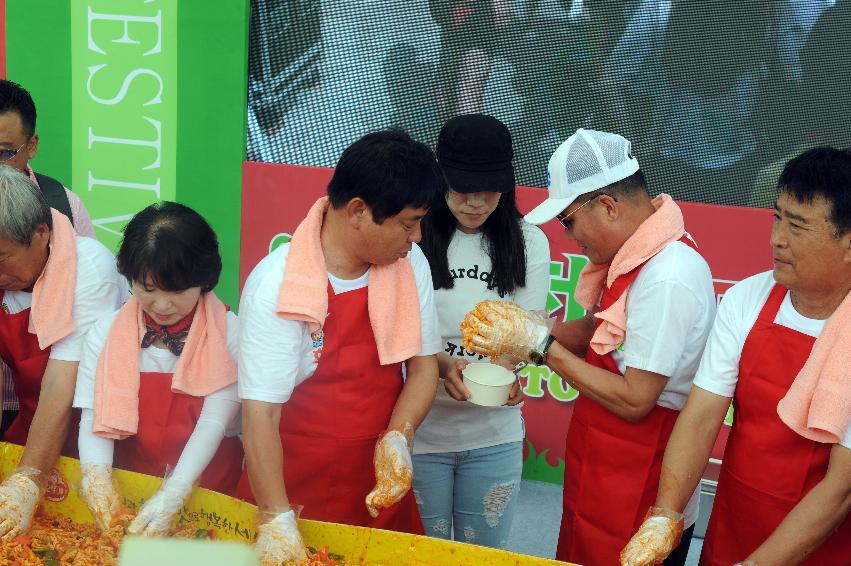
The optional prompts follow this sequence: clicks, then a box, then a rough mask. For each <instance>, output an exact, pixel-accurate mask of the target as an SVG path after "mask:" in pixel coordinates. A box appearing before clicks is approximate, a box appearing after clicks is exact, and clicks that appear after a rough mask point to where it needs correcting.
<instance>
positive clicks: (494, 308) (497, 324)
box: [460, 301, 553, 362]
mask: <svg viewBox="0 0 851 566" xmlns="http://www.w3.org/2000/svg"><path fill="white" fill-rule="evenodd" d="M552 324H553V321H552V320H548V319H546V318H544V317H543V316H540V315H538V314H536V313H533V312H529V311H527V310H524V309H523V308H521V307H520V306H519V305H518V304H517V303H512V302H510V301H482V302H480V303H479V304H477V305H476V307H475V308H474V309H473V310H471V311H470V312H469V313H467V316H465V317H464V320H463V321H462V322H461V324H460V328H461V333H462V334H463V336H464V342H463V344H462V345H463V347H464V349H465V350H468V351H471V352H476V353H477V354H482V355H483V356H488V357H490V358H497V357H499V356H509V357H511V358H513V359H516V360H519V361H524V362H539V361H540V360H541V359H542V357H543V356H542V354H541V352H542V351H543V349H544V345H545V344H546V341H547V337H548V336H549V334H550V329H551V328H552Z"/></svg>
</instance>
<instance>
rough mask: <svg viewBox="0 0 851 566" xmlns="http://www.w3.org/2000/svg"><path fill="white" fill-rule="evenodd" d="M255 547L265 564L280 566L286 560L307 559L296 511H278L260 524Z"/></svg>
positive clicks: (267, 565)
mask: <svg viewBox="0 0 851 566" xmlns="http://www.w3.org/2000/svg"><path fill="white" fill-rule="evenodd" d="M254 548H255V550H257V553H258V554H259V555H260V563H261V564H262V565H263V566H280V565H281V564H282V563H283V562H285V561H287V562H295V561H298V560H307V551H306V550H305V549H304V541H303V540H302V538H301V533H300V532H299V531H298V523H297V522H296V517H295V511H293V510H292V509H290V510H289V511H286V512H284V513H277V514H275V515H274V517H273V518H272V519H271V520H270V521H268V522H266V523H263V524H261V525H260V526H258V527H257V541H256V542H255V543H254Z"/></svg>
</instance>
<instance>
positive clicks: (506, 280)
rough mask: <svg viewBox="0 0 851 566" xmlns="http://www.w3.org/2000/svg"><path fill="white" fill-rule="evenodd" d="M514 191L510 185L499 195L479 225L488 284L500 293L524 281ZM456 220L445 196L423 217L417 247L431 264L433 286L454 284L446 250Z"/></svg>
mask: <svg viewBox="0 0 851 566" xmlns="http://www.w3.org/2000/svg"><path fill="white" fill-rule="evenodd" d="M516 192H517V191H516V190H514V189H512V190H511V191H509V192H507V193H503V194H502V195H501V196H500V197H499V203H498V204H497V205H496V208H495V209H494V211H493V212H492V213H491V214H490V216H488V218H487V220H485V223H484V224H482V228H481V231H482V236H483V241H484V243H485V245H486V246H487V252H488V256H489V257H490V260H491V279H490V281H489V282H488V288H489V289H496V290H497V292H498V293H499V295H500V296H501V297H503V296H505V295H506V294H511V293H513V292H514V290H515V289H517V288H518V287H523V286H524V285H526V248H525V243H524V239H523V226H522V222H523V220H522V218H521V215H520V211H518V210H517V203H516V200H515V197H516ZM457 224H458V223H457V220H456V219H455V216H454V215H453V214H452V211H451V210H449V205H448V204H447V203H446V199H442V200H441V202H439V203H436V204H435V205H434V206H433V207H432V209H431V210H430V211H429V213H428V214H427V215H426V217H425V218H424V219H423V223H422V231H423V239H422V241H421V242H420V248H422V250H423V253H424V254H425V256H426V259H428V263H429V266H431V278H432V280H433V282H434V288H435V289H451V288H452V287H453V286H454V281H453V279H452V274H451V273H450V272H449V258H448V256H447V250H448V249H449V242H451V241H452V237H453V235H454V234H455V227H456V226H457Z"/></svg>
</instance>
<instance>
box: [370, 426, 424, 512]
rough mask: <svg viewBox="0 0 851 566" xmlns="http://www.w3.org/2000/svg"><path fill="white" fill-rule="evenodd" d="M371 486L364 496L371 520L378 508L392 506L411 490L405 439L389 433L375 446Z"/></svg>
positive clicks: (412, 475) (400, 435)
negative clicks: (372, 482) (367, 493)
mask: <svg viewBox="0 0 851 566" xmlns="http://www.w3.org/2000/svg"><path fill="white" fill-rule="evenodd" d="M373 464H374V465H375V487H374V488H372V491H370V492H369V495H367V496H366V508H367V511H369V514H370V515H371V516H372V517H373V518H374V517H378V514H379V513H380V512H381V510H382V509H387V508H388V507H390V506H392V505H395V504H396V503H398V502H399V501H401V500H402V498H403V497H404V496H405V494H406V493H408V490H409V489H411V481H412V480H413V478H414V466H413V463H412V462H411V449H410V447H409V444H408V439H407V437H406V436H405V435H404V434H402V433H401V432H399V431H398V430H389V431H387V432H385V433H384V434H383V435H381V438H379V439H378V442H377V443H376V444H375V456H374V458H373Z"/></svg>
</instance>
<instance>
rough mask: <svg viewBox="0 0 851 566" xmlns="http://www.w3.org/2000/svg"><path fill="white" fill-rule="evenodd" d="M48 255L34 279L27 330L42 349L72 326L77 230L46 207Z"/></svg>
mask: <svg viewBox="0 0 851 566" xmlns="http://www.w3.org/2000/svg"><path fill="white" fill-rule="evenodd" d="M50 213H51V216H52V217H53V230H51V232H50V256H49V257H48V258H47V265H45V266H44V271H42V272H41V275H40V276H39V277H38V279H37V280H36V282H35V285H34V286H33V294H32V307H30V324H29V332H30V334H35V335H36V337H37V338H38V347H39V348H41V349H42V350H46V349H47V348H48V347H49V346H52V345H53V344H55V343H57V342H59V341H60V340H62V339H63V338H65V337H66V336H68V335H69V334H71V333H72V332H74V329H75V328H76V325H75V324H74V317H73V316H72V312H73V309H74V294H75V290H76V287H77V233H76V232H75V231H74V227H73V226H72V225H71V221H70V220H68V217H67V216H65V215H64V214H62V213H61V212H59V211H57V210H54V209H52V208H51V209H50Z"/></svg>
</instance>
